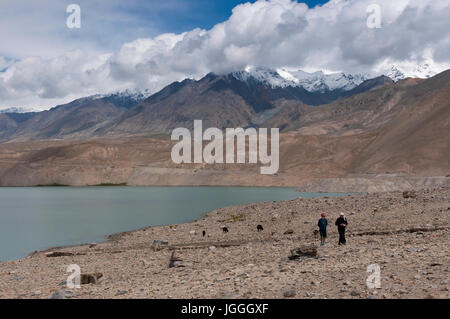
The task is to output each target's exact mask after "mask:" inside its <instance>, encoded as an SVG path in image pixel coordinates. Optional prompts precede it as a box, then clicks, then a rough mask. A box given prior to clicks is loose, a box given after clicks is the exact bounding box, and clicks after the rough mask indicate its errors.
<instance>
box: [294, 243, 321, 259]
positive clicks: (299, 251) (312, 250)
mask: <svg viewBox="0 0 450 319" xmlns="http://www.w3.org/2000/svg"><path fill="white" fill-rule="evenodd" d="M301 257H317V246H315V245H310V246H306V245H305V246H300V247H298V248H295V249H292V250H291V255H290V256H289V259H290V260H296V259H299V258H301Z"/></svg>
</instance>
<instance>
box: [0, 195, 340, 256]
mask: <svg viewBox="0 0 450 319" xmlns="http://www.w3.org/2000/svg"><path fill="white" fill-rule="evenodd" d="M314 194H316V195H314ZM313 195H314V196H325V195H326V194H322V193H320V194H318V193H313ZM331 195H333V194H331ZM55 196H56V198H58V201H57V202H56V203H57V204H56V206H55V204H53V202H55V201H54V198H55ZM161 196H162V197H161ZM298 196H308V194H304V195H302V194H301V193H299V192H297V191H296V190H295V188H285V187H284V188H280V187H272V188H268V187H240V188H236V187H75V188H67V187H61V188H59V187H36V188H11V189H9V188H8V189H3V191H2V192H1V193H0V200H2V198H3V200H4V201H3V203H4V208H5V210H4V211H3V213H2V218H5V220H6V221H7V223H6V224H3V225H0V226H2V227H3V228H4V230H5V231H6V232H5V231H1V229H2V227H0V231H1V233H0V239H1V238H3V239H6V238H7V234H8V232H11V231H13V230H14V229H15V228H14V227H15V226H14V225H15V224H14V223H16V224H17V225H19V226H20V227H19V228H18V231H16V232H14V234H12V237H11V238H13V239H14V238H15V239H14V240H15V242H16V244H15V245H13V246H9V245H8V244H7V242H6V241H3V243H4V245H3V246H2V245H0V251H1V254H0V259H1V260H2V261H7V260H17V259H23V258H26V256H28V255H30V254H35V253H37V252H42V251H45V252H47V251H49V250H53V249H59V248H63V247H67V246H69V247H70V246H77V245H88V244H89V243H92V242H105V241H107V240H108V239H109V238H114V236H115V234H117V233H121V232H130V231H135V230H140V229H142V228H146V227H150V226H158V225H160V226H164V225H175V224H180V223H186V222H191V221H193V220H196V219H198V218H202V217H203V215H204V214H205V213H208V212H210V211H212V210H215V209H218V208H224V207H228V206H234V205H239V204H244V203H248V202H262V201H267V200H279V199H288V198H296V197H298ZM36 200H38V201H36ZM153 201H156V202H155V203H156V206H154V204H152V203H153ZM168 201H169V202H168ZM84 202H85V203H84ZM17 203H20V205H18V204H17ZM74 203H80V204H81V206H80V205H78V204H77V205H74ZM130 203H132V206H129V205H130ZM165 203H167V204H165ZM66 208H67V209H66ZM91 211H92V212H95V214H91ZM100 211H101V212H100ZM22 212H32V213H33V214H29V213H27V214H25V213H22ZM124 212H127V215H124ZM99 214H100V215H99ZM192 214H193V215H192ZM41 215H42V217H40V216H41ZM91 215H92V216H91ZM97 215H99V216H97ZM163 215H164V216H167V217H164V216H163ZM191 215H192V216H191ZM66 216H69V219H65V218H66ZM125 216H127V217H125ZM128 216H129V217H128ZM31 220H37V221H38V222H39V223H37V224H36V223H33V222H31ZM104 220H110V221H111V222H110V223H107V224H105V223H104V222H103V221H104ZM21 221H25V223H22V222H21ZM114 221H116V222H114ZM72 223H73V225H74V226H70V228H67V227H68V225H72ZM86 223H88V224H89V225H86ZM108 224H111V226H112V227H111V226H108ZM76 225H78V226H76ZM96 225H98V226H100V228H98V227H96ZM30 227H33V228H31V229H30ZM74 227H81V228H83V229H84V228H86V227H89V229H90V230H83V229H81V230H80V231H76V230H75V232H74V230H72V228H74ZM46 228H49V230H50V231H52V229H54V230H53V233H55V234H52V233H48V232H47V233H45V234H42V235H41V234H40V231H42V230H44V229H46ZM25 229H28V231H27V232H24V230H25ZM21 234H25V237H24V242H23V243H22V244H21V243H20V240H21V237H20V236H24V235H21ZM26 234H30V235H32V237H36V238H38V239H39V236H45V237H42V238H44V239H46V240H45V241H43V242H41V243H39V242H36V241H32V242H30V238H32V237H30V235H26ZM52 236H57V237H54V238H53V237H52ZM11 238H10V239H11ZM52 238H53V239H52ZM47 239H48V240H47ZM51 240H53V242H51ZM30 243H31V245H30ZM5 245H6V246H5ZM15 246H23V247H24V249H22V251H21V250H14V247H15Z"/></svg>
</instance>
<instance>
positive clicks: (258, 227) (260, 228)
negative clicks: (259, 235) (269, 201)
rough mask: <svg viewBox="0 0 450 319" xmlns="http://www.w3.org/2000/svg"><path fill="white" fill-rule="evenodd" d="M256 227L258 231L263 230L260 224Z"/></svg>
mask: <svg viewBox="0 0 450 319" xmlns="http://www.w3.org/2000/svg"><path fill="white" fill-rule="evenodd" d="M256 229H257V230H258V231H263V230H264V228H263V227H262V226H261V225H258V226H256Z"/></svg>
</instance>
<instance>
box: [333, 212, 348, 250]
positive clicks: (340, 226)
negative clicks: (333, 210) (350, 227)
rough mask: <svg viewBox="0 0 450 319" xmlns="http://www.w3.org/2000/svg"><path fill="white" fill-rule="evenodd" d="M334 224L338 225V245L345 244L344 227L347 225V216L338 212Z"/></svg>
mask: <svg viewBox="0 0 450 319" xmlns="http://www.w3.org/2000/svg"><path fill="white" fill-rule="evenodd" d="M335 224H336V226H337V227H338V232H339V245H345V243H346V242H347V241H346V240H345V228H346V227H347V224H348V223H347V218H346V217H345V215H344V213H340V214H339V218H338V219H336V223H335Z"/></svg>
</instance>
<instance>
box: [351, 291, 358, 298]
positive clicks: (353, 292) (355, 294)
mask: <svg viewBox="0 0 450 319" xmlns="http://www.w3.org/2000/svg"><path fill="white" fill-rule="evenodd" d="M350 295H352V296H353V297H356V296H359V292H357V291H356V290H352V292H351V293H350Z"/></svg>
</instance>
